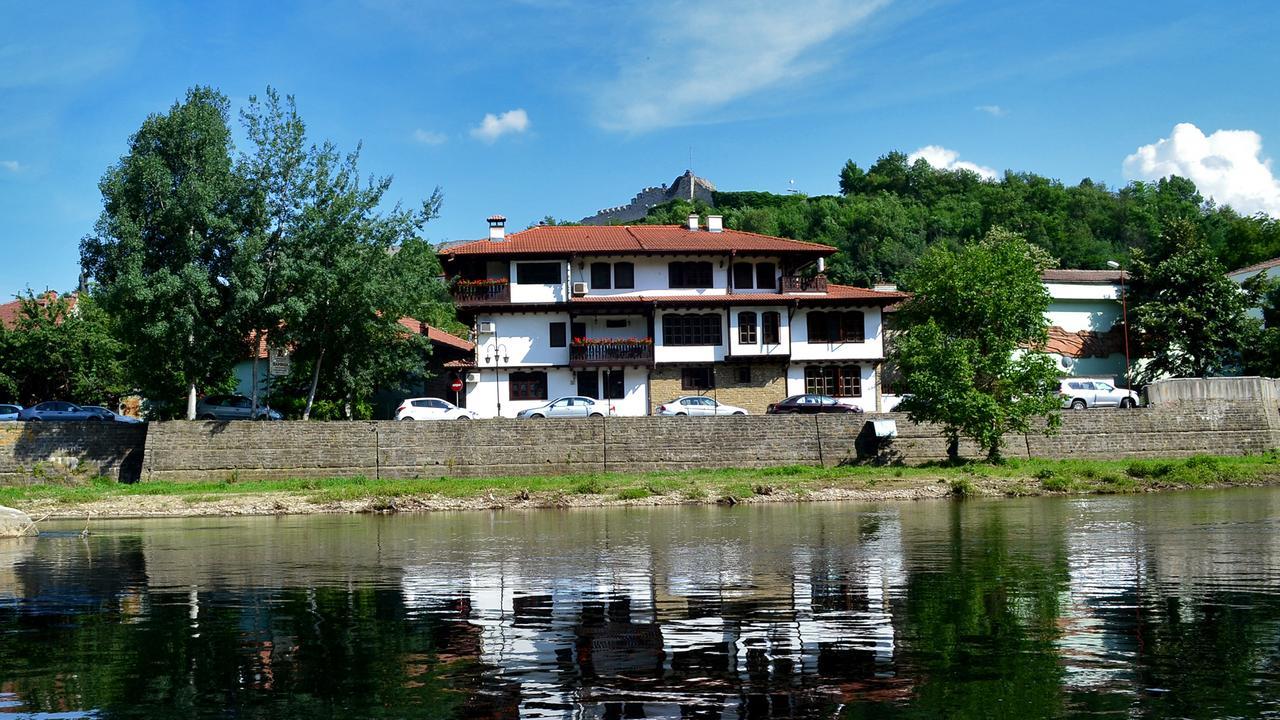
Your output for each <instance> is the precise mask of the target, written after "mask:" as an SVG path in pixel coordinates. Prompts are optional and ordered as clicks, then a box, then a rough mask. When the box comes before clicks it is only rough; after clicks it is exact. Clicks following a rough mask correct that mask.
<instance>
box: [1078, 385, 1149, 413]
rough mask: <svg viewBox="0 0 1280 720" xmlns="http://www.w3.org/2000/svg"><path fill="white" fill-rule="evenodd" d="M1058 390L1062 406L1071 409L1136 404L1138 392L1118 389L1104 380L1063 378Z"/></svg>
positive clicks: (1119, 406)
mask: <svg viewBox="0 0 1280 720" xmlns="http://www.w3.org/2000/svg"><path fill="white" fill-rule="evenodd" d="M1060 392H1061V393H1062V407H1064V408H1071V409H1072V410H1084V409H1085V408H1092V407H1118V408H1131V407H1137V406H1138V393H1136V392H1133V391H1132V390H1118V389H1116V387H1115V386H1114V385H1112V384H1111V383H1109V382H1106V381H1105V380H1063V381H1062V387H1061V389H1060Z"/></svg>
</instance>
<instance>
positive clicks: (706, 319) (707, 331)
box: [662, 313, 724, 345]
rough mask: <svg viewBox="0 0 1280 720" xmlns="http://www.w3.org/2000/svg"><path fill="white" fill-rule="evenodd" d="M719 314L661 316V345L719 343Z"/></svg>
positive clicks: (721, 340) (721, 338)
mask: <svg viewBox="0 0 1280 720" xmlns="http://www.w3.org/2000/svg"><path fill="white" fill-rule="evenodd" d="M723 342H724V340H723V336H722V335H721V333H720V316H719V315H714V314H708V315H675V314H671V313H668V314H666V315H663V316H662V344H663V345H720V344H723Z"/></svg>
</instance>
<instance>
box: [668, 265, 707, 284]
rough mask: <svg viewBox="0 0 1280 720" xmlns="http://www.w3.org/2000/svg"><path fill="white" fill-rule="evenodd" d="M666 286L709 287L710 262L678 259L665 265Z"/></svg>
mask: <svg viewBox="0 0 1280 720" xmlns="http://www.w3.org/2000/svg"><path fill="white" fill-rule="evenodd" d="M667 280H668V283H667V284H668V286H669V287H673V288H709V287H711V263H709V262H706V261H679V262H673V263H671V264H669V265H668V266H667Z"/></svg>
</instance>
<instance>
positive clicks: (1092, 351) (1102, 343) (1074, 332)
mask: <svg viewBox="0 0 1280 720" xmlns="http://www.w3.org/2000/svg"><path fill="white" fill-rule="evenodd" d="M1040 278H1041V280H1042V281H1043V282H1044V286H1045V289H1047V290H1048V291H1049V297H1050V301H1049V311H1048V312H1047V313H1046V317H1047V319H1048V321H1049V344H1048V346H1047V348H1046V349H1047V350H1048V352H1049V353H1050V354H1052V355H1053V357H1054V359H1055V361H1056V362H1057V363H1058V368H1059V369H1060V370H1061V371H1062V374H1063V375H1067V376H1070V377H1090V378H1107V379H1112V380H1113V381H1115V382H1120V383H1121V384H1123V381H1124V377H1125V329H1124V314H1125V308H1124V305H1123V303H1122V296H1123V294H1124V290H1125V287H1124V283H1125V282H1126V281H1127V279H1128V275H1127V274H1125V272H1124V271H1122V270H1046V271H1045V272H1044V274H1042V275H1041V276H1040Z"/></svg>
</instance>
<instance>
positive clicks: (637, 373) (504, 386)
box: [465, 367, 649, 418]
mask: <svg viewBox="0 0 1280 720" xmlns="http://www.w3.org/2000/svg"><path fill="white" fill-rule="evenodd" d="M539 369H540V370H545V371H546V373H547V400H510V399H509V398H510V388H509V382H508V381H509V378H510V373H511V372H513V371H515V372H519V371H517V370H515V369H514V368H505V367H504V368H499V369H498V370H496V372H495V370H494V368H492V367H487V368H480V369H479V370H473V371H472V372H474V373H477V374H478V375H479V376H480V377H479V382H474V383H467V384H466V389H465V392H466V394H467V408H469V409H471V410H475V411H476V412H478V413H480V417H482V418H492V417H498V403H499V399H501V404H502V417H509V418H512V417H515V416H516V413H518V412H520V411H521V410H526V409H528V408H532V407H537V406H539V405H542V404H544V403H546V402H547V401H548V400H554V399H556V398H558V397H563V396H565V395H580V394H582V393H581V390H580V389H579V388H578V385H577V371H576V370H573V369H570V368H539ZM597 370H598V372H599V378H600V385H601V386H602V387H601V388H600V389H601V390H603V389H604V388H603V379H604V374H605V373H604V368H598V369H597ZM623 390H624V391H625V396H624V397H622V398H618V399H614V400H612V401H611V404H612V405H613V407H614V411H615V414H617V415H647V414H648V412H649V394H648V393H649V371H648V370H647V369H645V368H637V367H628V368H623Z"/></svg>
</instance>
